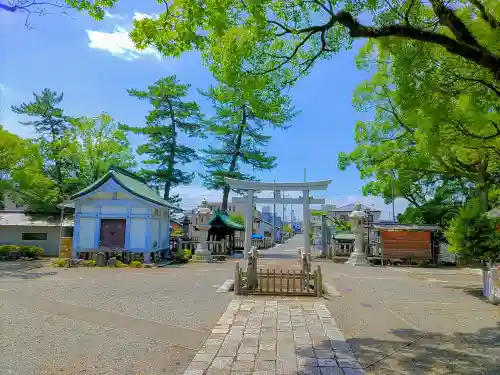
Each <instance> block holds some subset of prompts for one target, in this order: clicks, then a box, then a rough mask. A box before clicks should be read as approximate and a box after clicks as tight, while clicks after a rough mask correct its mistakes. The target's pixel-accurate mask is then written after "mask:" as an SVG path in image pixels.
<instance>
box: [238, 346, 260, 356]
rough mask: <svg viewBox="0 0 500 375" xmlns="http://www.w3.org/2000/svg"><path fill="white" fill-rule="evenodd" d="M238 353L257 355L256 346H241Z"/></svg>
mask: <svg viewBox="0 0 500 375" xmlns="http://www.w3.org/2000/svg"><path fill="white" fill-rule="evenodd" d="M238 353H248V354H257V347H256V346H241V347H240V349H239V350H238Z"/></svg>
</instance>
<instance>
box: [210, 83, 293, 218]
mask: <svg viewBox="0 0 500 375" xmlns="http://www.w3.org/2000/svg"><path fill="white" fill-rule="evenodd" d="M204 94H205V96H206V97H208V98H209V99H210V100H211V101H212V103H213V104H214V107H215V110H216V116H214V117H213V118H212V119H211V120H210V121H208V126H207V132H208V133H209V134H211V135H212V136H213V137H214V138H215V139H216V141H217V142H218V145H209V146H208V148H206V149H205V150H203V154H204V157H203V163H204V165H205V168H206V170H207V172H206V173H205V174H201V176H202V177H203V179H204V185H205V186H206V187H207V188H209V189H213V190H218V189H222V190H223V195H222V211H227V204H228V198H229V192H230V188H229V185H227V184H226V183H225V181H224V179H225V178H236V179H239V180H250V179H252V180H253V179H255V175H254V174H253V173H254V172H255V171H264V170H270V169H272V168H274V167H275V166H276V157H274V156H269V155H268V154H267V153H266V152H265V151H264V150H263V149H264V148H265V147H266V146H267V145H268V143H269V140H270V139H271V137H270V136H269V135H266V134H264V131H265V130H266V129H284V128H286V125H287V123H288V122H289V121H290V120H291V119H292V118H293V116H294V115H295V112H294V111H293V108H292V106H291V105H290V100H289V98H288V97H286V96H284V95H280V94H279V93H278V92H274V91H273V90H271V89H270V88H269V87H267V88H266V89H262V90H253V91H247V92H245V91H243V90H240V89H237V88H234V87H230V86H228V85H223V84H220V85H219V86H217V87H211V88H210V89H209V90H208V91H207V92H206V93H204ZM245 167H246V168H247V169H250V168H252V172H253V173H251V174H250V173H245V172H244V168H245Z"/></svg>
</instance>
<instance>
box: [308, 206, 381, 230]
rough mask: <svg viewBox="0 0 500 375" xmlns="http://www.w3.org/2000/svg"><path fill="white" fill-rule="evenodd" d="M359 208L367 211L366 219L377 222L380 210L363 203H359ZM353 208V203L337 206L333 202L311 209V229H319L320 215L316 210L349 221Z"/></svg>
mask: <svg viewBox="0 0 500 375" xmlns="http://www.w3.org/2000/svg"><path fill="white" fill-rule="evenodd" d="M361 209H362V210H363V211H366V212H368V211H369V213H368V221H370V222H372V223H379V222H380V216H381V215H382V211H380V210H378V209H376V208H373V207H370V206H367V205H364V204H362V205H361ZM353 210H354V203H352V204H347V205H345V206H340V207H337V206H335V205H334V204H323V205H321V209H319V210H314V211H311V229H312V231H313V232H320V231H321V229H322V228H321V215H318V212H321V213H324V214H325V215H327V216H329V217H331V218H338V219H341V220H345V221H349V214H350V213H351V212H352V211H353Z"/></svg>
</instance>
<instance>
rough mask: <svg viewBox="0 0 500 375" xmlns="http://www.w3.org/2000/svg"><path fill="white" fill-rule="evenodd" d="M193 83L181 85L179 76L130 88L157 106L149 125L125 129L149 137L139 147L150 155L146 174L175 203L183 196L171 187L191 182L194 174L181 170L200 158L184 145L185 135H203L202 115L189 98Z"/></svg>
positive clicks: (133, 93)
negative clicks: (176, 194)
mask: <svg viewBox="0 0 500 375" xmlns="http://www.w3.org/2000/svg"><path fill="white" fill-rule="evenodd" d="M189 87H190V85H183V84H180V83H179V81H178V80H177V78H176V76H175V75H173V76H168V77H165V78H162V79H160V80H158V81H156V82H155V83H154V84H153V85H151V86H149V87H148V88H147V90H146V91H140V90H128V92H129V94H130V95H131V96H134V97H136V98H139V99H141V100H147V101H148V102H149V103H150V104H151V105H152V107H153V109H151V110H150V112H149V114H148V115H147V116H146V126H144V127H133V126H123V127H122V128H123V129H125V130H128V131H131V132H133V133H135V134H141V135H144V136H146V137H147V138H148V140H147V142H146V143H144V144H142V145H141V146H139V147H138V149H137V153H138V154H139V155H147V156H148V157H149V159H146V160H145V161H144V164H145V165H146V166H151V168H149V169H146V168H143V169H142V171H141V172H142V174H143V175H144V177H145V178H146V180H147V181H149V182H150V184H151V185H153V186H154V187H156V189H157V190H159V189H162V190H163V197H164V199H166V200H169V201H170V202H172V203H178V202H180V198H179V196H171V195H170V192H171V189H172V188H173V187H175V186H177V185H185V184H189V183H190V182H191V181H192V180H193V178H194V174H193V173H187V172H184V171H182V170H181V169H179V168H178V167H177V166H178V165H185V164H188V163H190V162H192V161H194V160H196V158H197V155H196V151H195V150H194V149H192V148H190V147H187V146H185V145H182V144H180V142H179V137H180V135H181V134H183V135H186V136H188V137H203V127H202V125H203V123H202V115H201V112H200V109H199V107H198V104H196V102H193V101H185V97H186V96H187V95H188V90H189Z"/></svg>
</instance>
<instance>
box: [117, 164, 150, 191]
mask: <svg viewBox="0 0 500 375" xmlns="http://www.w3.org/2000/svg"><path fill="white" fill-rule="evenodd" d="M109 171H110V172H113V171H114V172H118V173H121V174H124V175H126V176H128V177H130V178H133V179H134V180H137V181H139V182H142V183H143V184H145V185H147V184H148V183H147V181H146V180H145V179H144V178H143V177H140V176H138V175H137V174H135V173H132V172H130V171H127V170H126V169H124V168H120V167H117V166H116V165H112V166H110V167H109ZM148 187H149V186H148Z"/></svg>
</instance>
